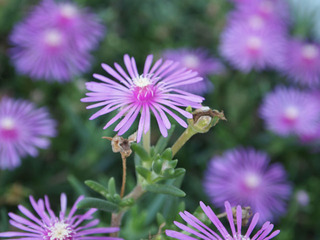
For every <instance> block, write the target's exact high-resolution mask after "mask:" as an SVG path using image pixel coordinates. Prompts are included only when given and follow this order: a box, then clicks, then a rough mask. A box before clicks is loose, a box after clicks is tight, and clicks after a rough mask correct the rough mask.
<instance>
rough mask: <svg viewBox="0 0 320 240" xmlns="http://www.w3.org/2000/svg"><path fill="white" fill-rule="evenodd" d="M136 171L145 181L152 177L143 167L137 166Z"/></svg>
mask: <svg viewBox="0 0 320 240" xmlns="http://www.w3.org/2000/svg"><path fill="white" fill-rule="evenodd" d="M136 170H137V172H138V173H139V174H140V175H141V176H142V177H143V178H144V179H149V178H150V176H151V172H150V171H149V170H148V169H146V168H144V167H142V166H136Z"/></svg>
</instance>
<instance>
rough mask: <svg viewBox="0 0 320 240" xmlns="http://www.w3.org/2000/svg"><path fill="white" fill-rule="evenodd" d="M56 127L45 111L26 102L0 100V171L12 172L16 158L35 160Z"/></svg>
mask: <svg viewBox="0 0 320 240" xmlns="http://www.w3.org/2000/svg"><path fill="white" fill-rule="evenodd" d="M55 126H56V123H55V121H54V120H52V119H51V118H50V115H49V113H48V111H47V110H46V109H45V108H39V109H37V108H36V106H35V105H34V104H33V103H31V102H28V101H22V100H13V99H9V98H2V100H1V101H0V168H1V169H7V168H8V169H13V168H15V167H17V166H19V165H20V158H21V157H25V156H27V155H30V156H33V157H35V156H37V155H38V148H47V147H48V146H49V144H50V141H49V139H48V138H49V137H54V136H55V135H56V130H55Z"/></svg>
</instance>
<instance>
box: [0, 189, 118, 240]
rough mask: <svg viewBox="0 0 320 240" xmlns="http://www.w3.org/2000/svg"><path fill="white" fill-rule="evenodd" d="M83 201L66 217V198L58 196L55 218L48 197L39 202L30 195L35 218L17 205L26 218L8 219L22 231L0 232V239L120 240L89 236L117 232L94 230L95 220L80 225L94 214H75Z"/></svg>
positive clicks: (96, 221) (103, 229)
mask: <svg viewBox="0 0 320 240" xmlns="http://www.w3.org/2000/svg"><path fill="white" fill-rule="evenodd" d="M83 198H84V197H83V196H81V197H79V198H78V199H77V201H76V202H75V203H74V205H73V206H72V208H71V210H70V212H69V214H66V212H67V197H66V195H65V194H61V211H60V213H59V214H58V215H56V214H55V213H54V212H53V211H52V209H51V207H50V202H49V199H48V197H47V196H45V197H44V200H43V199H39V200H38V202H36V201H35V200H34V198H33V197H32V196H30V202H31V205H32V207H33V209H34V210H35V212H36V213H37V214H38V216H36V215H34V214H33V213H32V212H30V211H29V210H28V209H26V208H25V207H24V206H22V205H19V206H18V208H19V210H20V211H21V212H22V213H23V214H24V215H25V217H20V216H19V215H16V214H14V213H9V216H10V218H11V220H10V224H11V225H12V226H13V227H16V228H18V229H20V230H22V232H4V233H0V237H5V238H8V239H11V238H12V239H21V240H30V239H32V240H85V239H91V240H95V239H100V240H122V239H121V238H115V237H102V236H91V235H94V234H103V233H113V232H117V231H119V228H111V227H110V228H103V227H99V228H97V227H95V226H97V225H98V224H99V220H97V219H95V220H92V221H90V222H87V223H85V224H83V222H85V221H87V220H91V219H92V218H93V216H92V214H93V213H94V212H96V211H97V210H96V209H93V208H92V209H90V210H89V211H87V212H86V213H85V214H77V215H75V213H76V211H77V204H78V203H79V202H80V201H81V200H82V199H83ZM93 227H95V228H93Z"/></svg>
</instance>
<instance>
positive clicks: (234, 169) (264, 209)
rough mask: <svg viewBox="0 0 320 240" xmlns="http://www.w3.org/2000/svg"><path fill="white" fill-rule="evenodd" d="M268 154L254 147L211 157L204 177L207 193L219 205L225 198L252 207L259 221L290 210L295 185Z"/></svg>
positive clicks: (275, 216)
mask: <svg viewBox="0 0 320 240" xmlns="http://www.w3.org/2000/svg"><path fill="white" fill-rule="evenodd" d="M269 161H270V160H269V159H268V156H267V155H266V154H265V153H263V152H258V151H256V150H254V149H252V148H247V149H245V148H238V149H234V150H229V151H226V152H225V153H224V154H223V155H222V156H215V157H213V158H212V159H211V161H210V163H209V166H208V170H207V171H206V175H205V179H204V187H205V190H206V193H207V194H208V195H209V197H210V198H211V201H212V203H213V204H214V205H215V206H219V207H222V206H223V205H224V202H225V201H230V203H231V204H232V205H236V204H240V205H242V206H250V207H251V208H252V211H253V212H257V213H259V214H260V220H259V223H260V224H262V223H264V222H266V221H268V220H274V219H275V218H277V217H278V216H281V215H283V214H284V213H285V212H286V208H287V207H286V205H287V203H286V201H287V200H288V199H289V197H290V194H291V186H290V184H289V182H288V181H287V179H286V172H285V170H284V169H283V166H281V165H280V164H271V165H269Z"/></svg>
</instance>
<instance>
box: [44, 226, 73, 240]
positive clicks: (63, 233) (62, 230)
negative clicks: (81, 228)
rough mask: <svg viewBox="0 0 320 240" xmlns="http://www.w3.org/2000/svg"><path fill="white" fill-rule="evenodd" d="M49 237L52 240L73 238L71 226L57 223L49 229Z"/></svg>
mask: <svg viewBox="0 0 320 240" xmlns="http://www.w3.org/2000/svg"><path fill="white" fill-rule="evenodd" d="M48 236H49V237H50V240H66V239H67V238H70V237H71V236H72V229H71V227H70V225H69V224H66V223H63V222H56V223H55V224H54V225H53V226H52V227H50V228H49V233H48Z"/></svg>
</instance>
